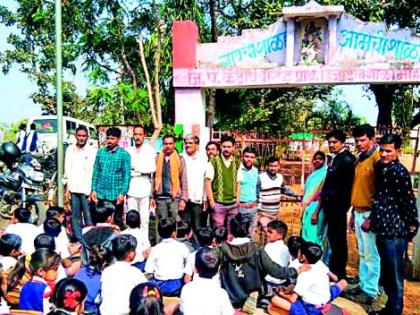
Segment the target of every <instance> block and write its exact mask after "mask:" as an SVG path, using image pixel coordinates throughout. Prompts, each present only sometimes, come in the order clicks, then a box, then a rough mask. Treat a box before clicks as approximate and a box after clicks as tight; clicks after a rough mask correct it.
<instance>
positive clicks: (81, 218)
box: [70, 193, 92, 240]
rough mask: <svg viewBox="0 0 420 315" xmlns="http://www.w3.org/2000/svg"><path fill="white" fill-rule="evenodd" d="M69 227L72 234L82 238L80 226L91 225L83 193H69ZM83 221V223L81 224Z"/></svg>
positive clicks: (85, 197)
mask: <svg viewBox="0 0 420 315" xmlns="http://www.w3.org/2000/svg"><path fill="white" fill-rule="evenodd" d="M70 202H71V227H72V229H73V235H74V236H75V237H76V238H77V239H78V240H81V239H82V227H83V226H85V225H92V219H91V216H90V209H89V203H88V200H87V196H86V195H85V194H79V193H71V199H70ZM83 223H84V224H83Z"/></svg>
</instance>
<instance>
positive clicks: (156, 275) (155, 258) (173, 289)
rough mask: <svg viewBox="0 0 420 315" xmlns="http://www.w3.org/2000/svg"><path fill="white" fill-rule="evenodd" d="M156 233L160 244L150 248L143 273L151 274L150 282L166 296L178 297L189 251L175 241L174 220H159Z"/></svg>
mask: <svg viewBox="0 0 420 315" xmlns="http://www.w3.org/2000/svg"><path fill="white" fill-rule="evenodd" d="M158 233H159V236H160V237H161V238H162V241H161V243H159V244H157V245H156V246H155V247H153V248H152V251H151V252H150V255H149V257H148V259H147V261H146V267H145V272H146V273H149V274H152V278H151V279H150V282H152V283H154V284H156V285H157V286H158V287H159V289H160V290H161V291H162V294H163V295H166V296H178V295H179V293H180V292H181V287H182V285H183V284H184V281H183V275H184V268H185V261H186V260H187V257H188V255H189V254H190V251H189V250H188V248H187V246H185V245H184V244H182V243H181V242H179V241H177V240H176V236H177V234H176V233H177V231H176V221H175V219H174V218H165V219H161V220H159V224H158Z"/></svg>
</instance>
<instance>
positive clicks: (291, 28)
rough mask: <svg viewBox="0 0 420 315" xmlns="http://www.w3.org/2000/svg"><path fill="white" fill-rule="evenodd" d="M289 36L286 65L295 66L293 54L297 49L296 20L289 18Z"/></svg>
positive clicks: (287, 39)
mask: <svg viewBox="0 0 420 315" xmlns="http://www.w3.org/2000/svg"><path fill="white" fill-rule="evenodd" d="M286 27H287V30H286V31H287V38H286V66H287V67H291V66H293V55H294V50H295V20H294V18H288V19H287V26H286Z"/></svg>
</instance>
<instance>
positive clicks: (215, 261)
mask: <svg viewBox="0 0 420 315" xmlns="http://www.w3.org/2000/svg"><path fill="white" fill-rule="evenodd" d="M195 267H196V268H197V273H198V274H199V275H200V277H202V278H206V279H211V278H213V277H214V276H215V275H216V274H217V272H218V271H219V253H218V251H217V250H216V249H213V248H209V247H203V248H200V249H199V250H198V251H197V254H196V255H195Z"/></svg>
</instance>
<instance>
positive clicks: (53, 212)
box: [46, 206, 66, 218]
mask: <svg viewBox="0 0 420 315" xmlns="http://www.w3.org/2000/svg"><path fill="white" fill-rule="evenodd" d="M65 212H66V211H65V210H64V208H63V207H58V206H51V207H49V208H48V209H47V214H46V216H47V218H56V217H58V216H59V215H63V214H64V213H65Z"/></svg>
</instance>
